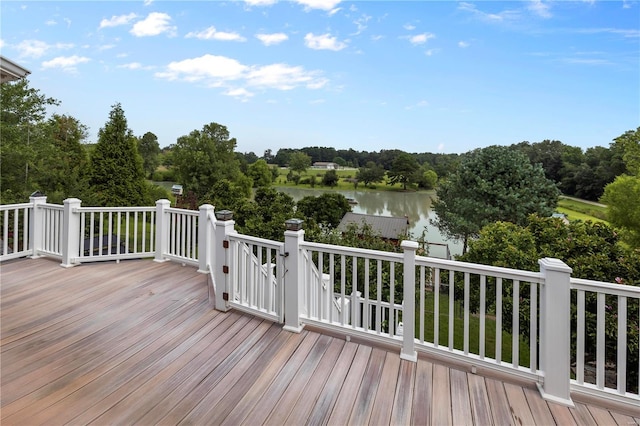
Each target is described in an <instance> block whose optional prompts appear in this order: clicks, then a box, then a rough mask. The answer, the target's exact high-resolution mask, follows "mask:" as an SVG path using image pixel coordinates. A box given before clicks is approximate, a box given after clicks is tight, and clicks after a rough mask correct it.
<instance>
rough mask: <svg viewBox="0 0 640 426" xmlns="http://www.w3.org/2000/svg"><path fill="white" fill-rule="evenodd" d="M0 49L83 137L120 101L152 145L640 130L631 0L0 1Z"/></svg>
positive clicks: (587, 136) (637, 15)
mask: <svg viewBox="0 0 640 426" xmlns="http://www.w3.org/2000/svg"><path fill="white" fill-rule="evenodd" d="M0 12H1V18H0V19H1V27H0V40H1V41H0V49H1V52H2V55H3V56H5V57H8V58H10V59H12V60H14V61H17V62H18V63H20V64H21V65H23V66H25V67H26V68H28V69H29V70H30V71H31V73H32V74H31V75H30V77H29V80H30V82H31V86H32V87H35V88H37V89H40V90H41V91H42V92H43V93H44V94H45V95H47V96H51V97H54V98H56V99H58V100H60V101H61V105H60V107H57V108H56V109H55V112H57V113H61V114H68V115H72V116H74V117H75V118H77V119H79V120H80V121H81V122H82V123H83V124H85V125H87V126H88V127H89V130H90V141H95V139H96V137H97V132H98V130H99V129H100V128H101V127H103V126H104V124H105V122H106V121H107V119H108V114H109V111H110V109H111V106H112V105H113V104H115V103H117V102H120V103H121V104H122V107H123V109H124V111H125V114H126V116H127V119H128V123H129V127H130V128H131V129H132V130H133V132H134V134H136V135H137V136H141V135H143V134H144V133H146V132H148V131H150V132H153V133H155V134H156V135H157V136H158V140H159V142H160V145H161V146H167V145H169V144H172V143H175V142H176V139H177V138H178V137H180V136H182V135H186V134H188V133H189V132H191V131H192V130H196V129H201V128H202V127H203V125H205V124H208V123H210V122H214V121H215V122H217V123H220V124H223V125H225V126H227V127H228V129H229V131H230V133H231V136H232V137H235V138H237V142H238V144H237V150H238V151H240V152H249V151H253V152H255V153H256V154H258V155H259V156H260V155H262V154H263V152H264V150H266V149H272V150H273V151H274V153H275V151H277V149H279V148H300V147H305V146H327V147H335V148H337V149H348V148H353V149H355V150H363V151H379V150H381V149H401V150H403V151H407V152H445V153H461V152H466V151H468V150H471V149H474V148H478V147H483V146H488V145H493V144H499V145H508V144H512V143H517V142H521V141H524V140H528V141H530V142H538V141H541V140H544V139H557V140H561V141H562V142H564V143H566V144H569V145H573V146H580V147H583V148H588V147H592V146H596V145H601V146H608V144H609V143H610V142H611V140H612V139H613V138H615V137H616V136H618V135H620V134H622V133H624V132H625V131H627V130H631V129H635V128H636V127H638V126H639V125H640V2H638V1H635V0H626V1H574V2H571V1H543V0H536V1H512V2H498V1H479V2H470V1H459V2H455V1H407V2H402V1H393V2H390V1H339V0H295V1H272V0H251V1H226V2H222V1H210V2H205V1H195V2H190V1H180V2H178V1H145V2H133V1H124V2H118V1H104V2H93V1H91V2H90V1H64V2H57V1H46V2H32V1H7V0H3V1H2V2H1V3H0Z"/></svg>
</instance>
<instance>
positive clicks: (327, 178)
mask: <svg viewBox="0 0 640 426" xmlns="http://www.w3.org/2000/svg"><path fill="white" fill-rule="evenodd" d="M339 180H340V178H339V177H338V173H337V172H336V171H335V170H327V171H326V173H325V174H324V176H322V184H323V185H324V186H337V185H338V181H339Z"/></svg>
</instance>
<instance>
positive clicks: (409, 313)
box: [400, 240, 418, 362]
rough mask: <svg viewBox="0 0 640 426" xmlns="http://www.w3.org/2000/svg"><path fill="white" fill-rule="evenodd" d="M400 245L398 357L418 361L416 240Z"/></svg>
mask: <svg viewBox="0 0 640 426" xmlns="http://www.w3.org/2000/svg"><path fill="white" fill-rule="evenodd" d="M400 247H402V249H403V250H404V260H403V264H404V270H403V276H404V289H403V290H404V297H403V305H402V350H401V351H400V358H402V359H406V360H407V361H413V362H417V361H418V354H417V352H416V348H415V334H416V333H415V328H416V326H415V324H416V321H415V318H416V312H415V310H416V250H418V243H417V242H416V241H406V240H405V241H403V242H402V244H400Z"/></svg>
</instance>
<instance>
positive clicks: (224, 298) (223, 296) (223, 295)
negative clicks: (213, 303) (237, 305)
mask: <svg viewBox="0 0 640 426" xmlns="http://www.w3.org/2000/svg"><path fill="white" fill-rule="evenodd" d="M222 300H224V301H225V302H228V301H229V293H222Z"/></svg>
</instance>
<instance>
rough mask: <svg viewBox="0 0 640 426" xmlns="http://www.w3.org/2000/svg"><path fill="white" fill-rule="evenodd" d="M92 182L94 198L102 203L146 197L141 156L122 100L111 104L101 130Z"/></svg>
mask: <svg viewBox="0 0 640 426" xmlns="http://www.w3.org/2000/svg"><path fill="white" fill-rule="evenodd" d="M89 184H90V185H91V190H92V193H93V194H94V200H93V201H94V202H95V203H97V204H98V205H100V206H141V205H144V203H145V202H146V201H147V200H146V198H147V184H146V181H145V178H144V170H143V168H142V157H141V156H140V153H139V152H138V144H137V141H136V138H135V136H133V132H132V131H131V129H129V128H128V127H127V119H126V117H125V115H124V110H123V109H122V106H121V105H120V104H119V103H117V104H115V105H113V106H112V108H111V112H109V121H107V123H106V124H105V126H104V127H103V128H101V129H100V131H99V132H98V143H97V144H96V147H95V149H94V151H93V153H92V155H91V175H90V179H89Z"/></svg>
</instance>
